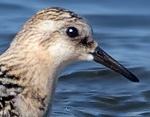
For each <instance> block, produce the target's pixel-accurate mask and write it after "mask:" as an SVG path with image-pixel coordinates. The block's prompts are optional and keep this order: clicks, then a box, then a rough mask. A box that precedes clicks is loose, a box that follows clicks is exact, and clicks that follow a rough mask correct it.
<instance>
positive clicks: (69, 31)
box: [66, 27, 78, 37]
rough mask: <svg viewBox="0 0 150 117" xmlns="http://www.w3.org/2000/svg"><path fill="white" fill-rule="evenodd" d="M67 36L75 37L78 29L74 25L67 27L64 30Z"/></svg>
mask: <svg viewBox="0 0 150 117" xmlns="http://www.w3.org/2000/svg"><path fill="white" fill-rule="evenodd" d="M66 33H67V35H68V36H69V37H76V36H78V30H77V29H76V28H75V27H69V28H68V29H67V31H66Z"/></svg>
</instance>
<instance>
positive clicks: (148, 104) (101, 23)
mask: <svg viewBox="0 0 150 117" xmlns="http://www.w3.org/2000/svg"><path fill="white" fill-rule="evenodd" d="M52 6H57V7H58V6H59V7H64V8H67V9H70V10H72V11H75V12H76V13H78V14H80V15H82V16H83V17H85V18H86V19H87V21H88V22H89V23H90V24H91V26H92V27H93V30H94V37H95V39H96V40H97V41H98V42H99V45H100V47H101V48H103V49H104V50H105V51H106V52H107V53H109V54H110V55H111V56H113V58H115V59H116V60H118V61H119V62H120V63H122V64H123V65H124V66H126V67H127V68H128V69H129V70H130V71H132V72H133V73H134V74H136V75H137V76H138V77H139V79H140V83H133V82H130V81H128V80H126V79H125V78H123V77H122V76H120V75H119V74H117V73H114V72H113V71H111V70H109V69H108V68H106V67H104V66H102V65H100V64H97V63H94V62H80V63H75V64H73V65H70V66H68V67H66V68H65V69H64V70H63V71H62V73H61V74H60V77H59V82H58V84H57V89H56V93H55V99H54V103H53V108H52V115H51V116H52V117H99V116H104V117H105V116H111V117H114V116H115V117H117V116H118V117H120V116H135V117H137V116H150V1H148V0H99V1H98V0H91V1H90V0H82V1H81V0H44V1H43V0H36V1H31V0H24V1H21V0H20V1H19V0H13V1H10V0H1V1H0V53H3V52H4V51H5V50H6V49H7V48H8V46H9V44H10V42H11V41H12V39H13V37H14V36H15V35H16V34H17V32H18V31H19V30H20V29H21V27H22V26H23V24H24V23H25V22H26V21H27V20H28V19H29V18H30V17H31V16H32V15H34V14H35V13H36V12H37V11H39V10H41V9H43V8H46V7H52Z"/></svg>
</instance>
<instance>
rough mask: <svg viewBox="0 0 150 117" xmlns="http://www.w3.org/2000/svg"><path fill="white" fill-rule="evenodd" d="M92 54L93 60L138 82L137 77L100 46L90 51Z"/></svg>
mask: <svg viewBox="0 0 150 117" xmlns="http://www.w3.org/2000/svg"><path fill="white" fill-rule="evenodd" d="M92 54H93V56H94V61H96V62H98V63H101V64H103V65H105V66H106V67H108V68H110V69H112V70H114V71H115V72H118V73H120V74H121V75H123V76H124V77H126V78H127V79H129V80H131V81H133V82H139V79H138V78H137V77H136V76H135V75H134V74H132V73H131V72H130V71H128V70H127V69H126V68H125V67H123V66H122V65H121V64H119V63H118V62H117V61H116V60H114V59H113V58H112V57H111V56H109V55H108V54H107V53H106V52H104V51H103V50H102V49H101V48H99V47H97V48H96V49H95V52H94V53H92Z"/></svg>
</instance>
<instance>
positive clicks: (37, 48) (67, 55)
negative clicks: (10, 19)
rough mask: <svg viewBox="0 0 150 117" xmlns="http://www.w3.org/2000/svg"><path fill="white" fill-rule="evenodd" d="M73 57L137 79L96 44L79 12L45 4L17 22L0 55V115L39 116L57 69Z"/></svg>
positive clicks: (48, 100) (49, 99) (51, 92)
mask: <svg viewBox="0 0 150 117" xmlns="http://www.w3.org/2000/svg"><path fill="white" fill-rule="evenodd" d="M77 61H95V62H97V63H100V64H103V65H104V66H106V67H108V68H110V69H112V70H113V71H115V72H117V73H119V74H121V75H123V76H124V77H125V78H127V79H129V80H131V81H133V82H139V79H138V78H137V77H136V76H135V75H134V74H133V73H131V72H130V71H129V70H128V69H127V68H125V67H123V66H122V65H121V64H120V63H118V62H117V61H116V60H115V59H113V58H112V57H111V56H110V55H108V54H107V53H106V52H105V51H103V50H102V49H101V48H100V47H99V46H98V42H96V41H95V40H94V38H93V30H92V27H91V26H90V25H89V23H88V22H87V21H86V20H85V19H84V18H83V17H81V16H80V15H78V14H76V13H74V12H73V11H70V10H67V9H65V8H60V7H50V8H45V9H43V10H41V11H39V12H37V13H36V14H35V15H34V16H32V17H31V18H30V19H29V20H28V21H27V22H26V23H25V24H24V25H23V27H22V29H21V30H20V31H19V33H18V34H17V35H16V36H15V37H14V39H13V41H12V42H11V44H10V46H9V47H8V49H7V50H6V51H5V52H4V53H3V54H1V55H0V116H1V117H42V116H44V115H45V113H47V110H51V106H52V102H53V98H54V92H55V88H56V84H57V81H58V75H59V73H60V71H61V70H62V69H63V68H64V67H65V66H67V65H69V64H71V63H74V62H77ZM49 113H50V112H49Z"/></svg>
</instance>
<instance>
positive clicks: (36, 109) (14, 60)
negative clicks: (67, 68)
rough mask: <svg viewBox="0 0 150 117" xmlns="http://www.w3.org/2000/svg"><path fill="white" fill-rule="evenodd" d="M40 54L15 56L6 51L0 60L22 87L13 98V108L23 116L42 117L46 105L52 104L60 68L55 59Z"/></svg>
mask: <svg viewBox="0 0 150 117" xmlns="http://www.w3.org/2000/svg"><path fill="white" fill-rule="evenodd" d="M41 53H42V52H32V53H30V54H27V53H26V54H25V53H18V54H15V52H13V53H10V52H9V51H8V52H6V53H5V54H4V55H2V57H1V58H0V63H2V64H5V65H6V66H7V69H11V70H10V72H9V74H11V75H13V76H16V77H18V78H19V80H18V81H17V83H18V84H20V85H21V86H22V87H24V90H23V91H22V92H21V93H20V94H18V95H17V96H16V97H15V106H16V107H17V108H18V110H19V113H22V114H23V115H27V116H37V115H38V116H43V114H44V113H45V112H46V110H47V108H48V105H49V106H51V104H52V98H53V94H54V91H55V85H56V83H57V75H58V73H59V71H60V67H59V65H58V64H56V63H55V62H54V61H56V60H55V59H53V58H52V57H50V56H49V57H46V55H41ZM6 54H9V57H8V55H6ZM46 59H47V60H46ZM14 82H15V81H14ZM33 113H34V114H35V115H33Z"/></svg>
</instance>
